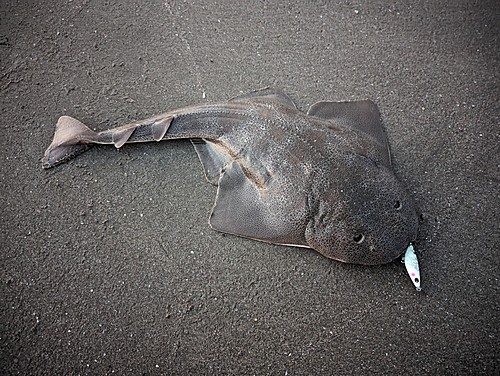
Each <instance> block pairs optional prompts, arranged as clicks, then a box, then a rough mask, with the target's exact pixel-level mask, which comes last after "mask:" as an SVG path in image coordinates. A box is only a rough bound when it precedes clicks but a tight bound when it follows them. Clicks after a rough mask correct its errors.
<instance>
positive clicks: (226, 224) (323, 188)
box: [43, 89, 418, 264]
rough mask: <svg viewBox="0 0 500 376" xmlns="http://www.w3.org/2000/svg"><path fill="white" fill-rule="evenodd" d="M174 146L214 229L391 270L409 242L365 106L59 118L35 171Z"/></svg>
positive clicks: (234, 106)
mask: <svg viewBox="0 0 500 376" xmlns="http://www.w3.org/2000/svg"><path fill="white" fill-rule="evenodd" d="M178 138H190V139H192V140H193V145H194V147H195V150H196V151H197V153H198V155H199V157H200V160H201V162H202V164H203V167H204V170H205V175H206V177H207V180H208V181H209V182H211V183H212V184H215V185H218V192H217V198H216V201H215V205H214V208H213V211H212V214H211V217H210V225H211V226H212V228H214V229H216V230H218V231H221V232H226V233H230V234H235V235H239V236H244V237H248V238H252V239H256V240H261V241H265V242H269V243H275V244H286V245H295V246H301V247H310V248H313V249H315V250H317V251H318V252H320V253H322V254H323V255H325V256H326V257H329V258H332V259H336V260H339V261H343V262H349V263H357V264H382V263H386V262H390V261H392V260H393V259H395V258H396V257H398V256H399V255H401V254H402V253H403V252H404V250H405V249H406V247H407V246H408V244H409V243H410V242H411V241H413V240H415V238H416V234H417V227H418V221H417V215H416V213H415V210H414V208H413V204H412V202H411V200H410V199H409V197H408V195H407V194H406V192H405V191H404V189H403V188H402V187H401V185H400V184H399V182H398V181H397V179H396V177H395V175H394V173H393V171H392V168H391V165H390V156H389V149H388V145H387V141H386V139H385V134H384V132H383V129H382V126H381V123H380V115H379V113H378V109H377V108H376V106H375V105H374V104H373V103H372V102H370V101H360V102H350V103H348V102H346V103H330V102H320V103H318V104H316V105H313V106H312V107H311V109H310V110H309V114H304V113H301V112H299V111H298V110H297V109H296V108H295V105H294V104H293V102H292V101H291V100H290V99H289V98H288V97H287V96H286V95H284V94H283V93H281V92H279V91H276V90H272V89H266V90H262V91H258V92H254V93H250V94H246V95H244V96H241V97H238V98H235V99H233V100H231V101H228V102H223V103H216V104H211V105H200V106H192V107H187V108H184V109H180V110H177V111H172V112H169V113H166V114H163V115H159V116H157V117H154V118H151V119H146V120H144V121H140V122H137V123H132V124H128V125H125V126H123V127H119V128H115V129H111V130H108V131H103V132H100V133H95V132H93V131H91V130H90V129H88V128H87V127H85V126H84V125H83V124H82V123H80V122H78V121H77V120H75V119H72V118H68V117H63V118H61V119H60V121H59V123H58V127H57V130H56V134H55V136H54V141H53V143H52V144H51V145H50V146H49V148H48V149H47V151H46V153H45V157H44V159H43V164H44V167H45V168H49V167H52V166H54V165H56V164H58V163H60V162H61V161H65V160H67V159H68V158H69V156H73V154H76V153H77V152H79V151H80V150H82V151H83V149H84V148H82V145H85V146H87V145H90V144H94V143H98V144H114V145H115V146H116V147H121V146H122V145H123V144H125V143H128V142H147V141H153V140H156V141H159V140H169V139H178ZM73 148H74V150H73Z"/></svg>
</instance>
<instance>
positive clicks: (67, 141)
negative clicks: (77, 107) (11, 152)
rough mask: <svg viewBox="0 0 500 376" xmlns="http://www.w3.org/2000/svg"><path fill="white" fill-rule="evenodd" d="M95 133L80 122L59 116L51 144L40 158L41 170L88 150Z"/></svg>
mask: <svg viewBox="0 0 500 376" xmlns="http://www.w3.org/2000/svg"><path fill="white" fill-rule="evenodd" d="M96 136H97V133H95V132H94V131H93V130H91V129H90V128H88V127H87V126H86V125H85V124H83V123H82V122H80V121H78V120H76V119H74V118H72V117H70V116H61V117H60V118H59V120H58V122H57V125H56V132H55V134H54V139H53V140H52V143H51V144H50V146H49V147H48V148H47V150H46V151H45V154H44V157H43V158H42V166H43V168H45V169H47V168H51V167H54V166H56V165H58V164H61V163H63V162H66V161H67V160H69V159H72V158H74V157H75V156H77V155H78V154H81V153H83V152H84V151H86V150H87V149H89V148H90V146H91V143H92V142H93V141H94V140H95V139H96Z"/></svg>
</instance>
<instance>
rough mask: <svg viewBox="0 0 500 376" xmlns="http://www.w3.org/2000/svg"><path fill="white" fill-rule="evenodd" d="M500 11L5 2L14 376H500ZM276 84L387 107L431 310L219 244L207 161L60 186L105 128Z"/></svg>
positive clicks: (82, 178) (151, 159) (164, 156)
mask: <svg viewBox="0 0 500 376" xmlns="http://www.w3.org/2000/svg"><path fill="white" fill-rule="evenodd" d="M499 15H500V6H499V3H498V2H497V1H489V0H486V1H460V0H459V1H454V2H446V1H416V2H415V1H406V0H404V1H399V2H390V1H380V0H376V1H369V2H368V1H366V2H365V1H241V0H236V1H194V0H193V1H180V0H179V1H165V0H163V1H156V0H155V1H147V2H145V1H133V0H125V1H89V0H74V1H54V0H47V1H43V2H39V1H7V0H6V1H2V2H1V4H0V66H1V73H2V74H1V80H0V92H1V96H0V101H1V112H0V126H1V137H0V150H1V152H0V156H1V163H0V176H1V179H0V193H1V200H0V205H1V206H0V210H1V215H0V230H1V238H0V241H1V244H0V249H1V253H0V255H1V262H0V275H1V280H0V282H1V302H2V304H1V324H0V325H1V326H0V336H1V340H0V346H1V360H0V369H1V371H0V373H1V374H3V375H18V374H19V375H87V374H88V375H109V374H113V373H114V374H117V375H126V374H130V375H181V374H183V375H184V374H191V375H196V374H213V375H221V374H228V375H229V374H230V375H252V374H255V375H332V374H335V375H353V374H377V375H498V374H499V373H500V359H499V357H500V356H499V354H500V345H499V335H500V333H499V328H500V318H499V316H500V295H499V261H498V260H499V259H498V253H499V249H500V225H499V223H500V218H499V214H498V213H499V211H500V198H499V192H500V191H499V185H500V167H499V166H500V148H499V142H500V119H499V116H500V73H499V72H500V67H499V58H500V52H499V50H500V48H499V45H500V41H499V36H500V29H499V25H500V16H499ZM267 86H272V87H277V88H280V89H282V90H283V91H284V92H286V93H287V94H288V95H289V96H290V97H291V98H292V99H293V100H294V101H295V103H296V104H297V106H298V108H299V109H300V110H301V111H307V109H308V107H309V106H310V105H311V104H313V103H315V102H317V101H320V100H333V101H346V100H357V99H371V100H373V101H374V102H375V103H377V104H378V106H379V108H380V111H381V114H382V117H383V119H384V125H385V129H386V131H387V135H388V139H389V143H390V145H391V152H392V161H393V165H394V169H395V172H396V174H397V176H398V177H399V179H400V180H401V182H402V184H403V185H404V186H405V187H406V189H407V190H408V192H409V193H410V195H411V197H412V198H413V199H414V200H415V202H416V204H417V206H418V208H419V211H420V213H421V215H420V220H421V221H420V230H419V235H418V240H417V242H416V249H417V254H418V257H419V260H420V270H421V277H422V287H423V289H424V291H423V292H421V293H418V292H416V291H415V288H414V287H413V285H412V283H411V281H410V279H409V278H408V276H407V274H406V271H405V269H404V265H403V264H401V263H400V262H399V260H396V261H395V262H392V263H389V264H386V265H381V266H375V267H373V266H372V267H365V266H359V265H348V264H343V263H340V262H336V261H332V260H329V259H327V258H325V257H323V256H321V255H320V254H318V253H317V252H314V251H312V250H308V249H301V248H292V247H284V246H277V245H270V244H265V243H260V242H256V241H252V240H248V239H243V238H239V237H235V236H230V235H223V234H220V233H218V232H215V231H212V230H211V229H210V228H209V226H208V223H207V220H208V216H209V213H210V210H211V208H212V205H213V201H214V198H215V193H216V188H215V187H214V186H211V185H210V184H208V183H207V182H206V180H205V178H204V176H203V170H202V167H201V165H200V163H199V160H198V158H197V156H196V153H195V151H194V150H193V148H192V146H191V145H190V143H189V141H173V142H162V143H152V144H134V145H125V146H124V147H123V148H122V149H119V150H117V149H115V148H114V147H95V148H92V149H91V150H89V151H88V152H86V153H85V154H82V155H81V156H79V157H77V158H75V159H74V160H72V161H71V162H69V163H66V164H64V165H61V166H58V167H56V168H53V169H50V170H43V169H42V167H41V163H40V158H41V157H42V156H43V152H44V150H45V149H46V148H47V146H48V145H49V144H50V142H51V141H52V137H53V134H54V129H55V124H56V122H57V119H58V118H59V116H61V115H69V116H73V117H76V118H78V119H79V120H81V121H82V122H84V123H85V124H87V125H88V126H89V127H91V128H94V129H97V130H103V129H107V128H111V127H116V126H119V125H122V124H125V123H128V122H131V121H134V120H139V119H142V118H146V117H150V116H153V115H156V114H159V113H162V112H165V111H168V110H172V109H175V108H179V107H183V106H187V105H191V104H197V103H205V102H212V101H220V100H226V99H229V98H231V97H234V96H237V95H240V94H242V93H245V92H249V91H252V90H256V89H260V88H263V87H267Z"/></svg>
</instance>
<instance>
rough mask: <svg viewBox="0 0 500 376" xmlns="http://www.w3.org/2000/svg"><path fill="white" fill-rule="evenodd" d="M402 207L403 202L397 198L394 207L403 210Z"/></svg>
mask: <svg viewBox="0 0 500 376" xmlns="http://www.w3.org/2000/svg"><path fill="white" fill-rule="evenodd" d="M402 207H403V205H402V204H401V202H399V200H396V202H395V203H394V209H396V210H401V208H402Z"/></svg>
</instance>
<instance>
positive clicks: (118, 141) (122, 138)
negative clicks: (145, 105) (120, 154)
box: [111, 127, 135, 149]
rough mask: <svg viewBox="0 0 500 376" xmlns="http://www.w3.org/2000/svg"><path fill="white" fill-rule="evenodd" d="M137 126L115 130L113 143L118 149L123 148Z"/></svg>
mask: <svg viewBox="0 0 500 376" xmlns="http://www.w3.org/2000/svg"><path fill="white" fill-rule="evenodd" d="M134 131H135V127H131V128H125V129H119V130H118V129H117V130H116V131H114V132H113V134H112V135H111V136H112V140H113V144H114V145H115V147H116V148H117V149H119V148H121V147H122V146H123V145H124V144H125V143H126V142H127V141H128V139H129V138H130V136H131V135H132V133H134Z"/></svg>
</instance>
